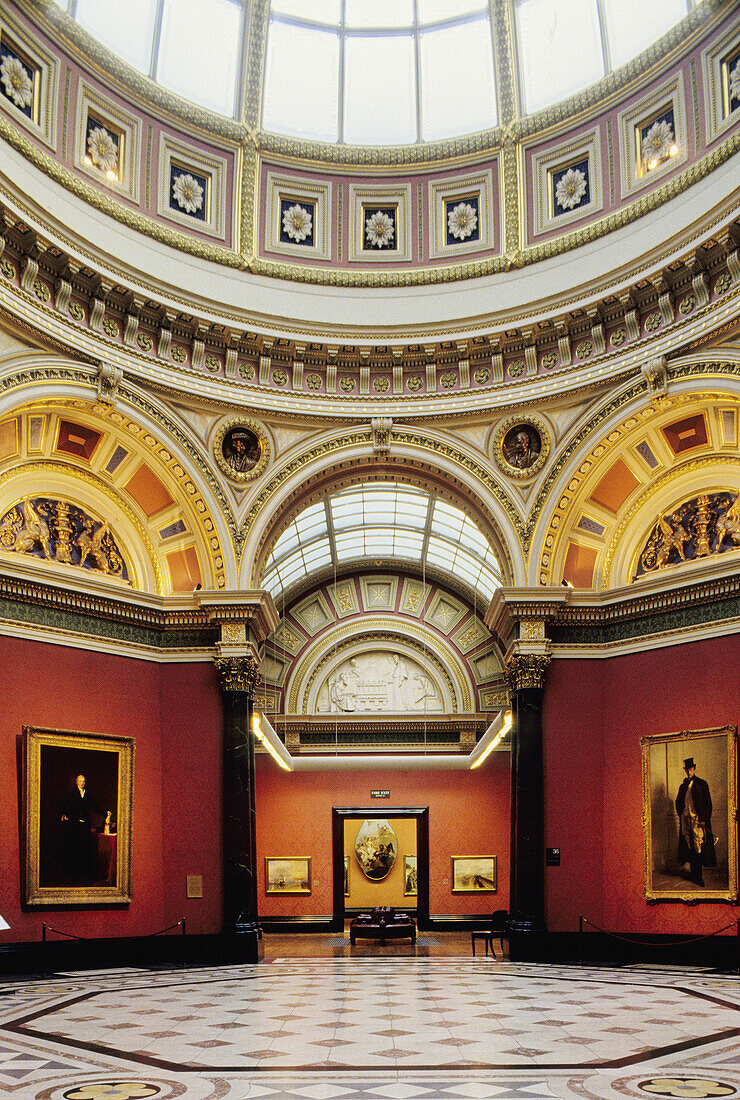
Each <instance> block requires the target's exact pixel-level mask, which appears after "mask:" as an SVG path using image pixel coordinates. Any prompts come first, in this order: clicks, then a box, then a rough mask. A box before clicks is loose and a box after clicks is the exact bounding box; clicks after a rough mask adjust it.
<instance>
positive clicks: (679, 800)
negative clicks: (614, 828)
mask: <svg viewBox="0 0 740 1100" xmlns="http://www.w3.org/2000/svg"><path fill="white" fill-rule="evenodd" d="M641 746H642V768H643V826H644V836H645V896H646V898H648V900H662V901H669V900H673V899H675V900H679V901H686V900H694V899H695V900H705V901H707V900H709V901H715V900H728V901H734V900H735V899H736V898H737V896H738V882H737V822H736V808H737V790H736V774H737V727H735V726H724V727H721V728H718V729H707V730H696V731H691V732H682V733H671V734H665V735H657V736H652V737H643V738H642V740H641Z"/></svg>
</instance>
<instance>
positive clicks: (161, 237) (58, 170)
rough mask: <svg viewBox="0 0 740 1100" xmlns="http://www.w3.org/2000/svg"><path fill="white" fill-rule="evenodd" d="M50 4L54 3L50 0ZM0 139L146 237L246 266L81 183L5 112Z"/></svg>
mask: <svg viewBox="0 0 740 1100" xmlns="http://www.w3.org/2000/svg"><path fill="white" fill-rule="evenodd" d="M49 2H50V3H53V0H49ZM54 6H56V5H54ZM0 138H2V139H3V140H5V141H7V143H8V145H11V146H12V147H13V148H14V149H16V150H17V151H18V152H19V153H20V154H21V156H23V157H25V158H26V160H28V161H30V162H31V164H33V165H34V167H36V168H38V169H39V170H40V171H42V172H44V173H45V175H47V176H49V178H50V179H53V180H54V181H55V182H56V183H59V184H61V185H62V187H65V188H66V189H67V190H68V191H71V192H72V194H73V195H76V196H77V197H78V198H79V199H82V200H83V201H84V202H87V203H89V204H90V206H93V207H94V208H95V209H96V210H100V211H101V213H103V214H106V215H107V216H108V217H111V218H115V220H116V221H119V222H121V223H122V224H123V225H126V226H128V228H129V229H134V230H135V231H136V232H137V233H141V234H142V236H143V237H146V238H149V239H150V240H156V241H161V243H162V244H166V245H168V246H169V247H170V248H177V249H179V250H180V251H181V252H187V253H188V254H189V255H191V256H197V257H198V258H199V259H202V260H210V261H211V263H217V264H223V265H225V266H226V267H236V268H241V267H243V266H244V261H243V259H242V257H241V256H240V255H239V254H238V253H237V252H232V250H231V249H228V248H223V247H222V246H220V245H214V244H209V242H208V241H202V240H199V239H197V238H195V237H189V236H188V235H187V234H186V233H178V232H177V231H176V230H174V229H169V228H168V227H167V226H166V225H162V223H161V222H158V221H155V220H154V219H153V218H148V217H147V216H146V215H145V214H139V213H138V211H136V210H132V209H131V208H130V207H128V206H125V205H124V204H123V203H121V202H117V201H116V200H115V199H113V198H111V197H110V196H109V195H106V194H104V193H103V192H102V191H99V190H98V189H97V188H96V187H92V186H91V185H90V184H88V183H85V182H84V180H81V179H80V178H79V176H76V175H75V174H74V173H73V172H71V171H70V170H69V169H68V168H65V167H64V165H62V164H59V162H58V161H57V160H56V159H55V158H54V157H52V156H49V154H48V153H44V152H43V151H42V150H41V149H39V148H38V147H37V146H36V145H34V144H33V142H32V141H30V140H29V139H28V138H27V137H26V136H25V134H23V133H22V132H21V131H20V130H18V129H17V128H16V127H15V126H14V125H13V124H12V123H11V122H10V121H9V120H8V118H7V116H6V115H4V114H2V113H0ZM70 243H71V242H70Z"/></svg>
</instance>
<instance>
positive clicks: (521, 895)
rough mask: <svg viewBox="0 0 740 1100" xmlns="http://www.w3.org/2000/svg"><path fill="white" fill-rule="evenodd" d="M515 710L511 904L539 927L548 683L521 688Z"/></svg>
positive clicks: (526, 923)
mask: <svg viewBox="0 0 740 1100" xmlns="http://www.w3.org/2000/svg"><path fill="white" fill-rule="evenodd" d="M512 709H513V712H514V721H513V730H514V732H513V739H512V758H511V847H512V853H511V854H512V859H511V897H510V902H509V905H510V911H511V914H512V919H513V920H515V921H517V922H518V924H519V925H520V926H521V927H522V928H524V927H526V928H529V929H531V930H532V931H534V930H542V929H543V928H544V925H545V873H544V863H545V847H544V843H545V815H544V805H543V795H544V779H543V755H542V688H520V689H518V690H517V691H516V692H515V693H514V697H513V700H512Z"/></svg>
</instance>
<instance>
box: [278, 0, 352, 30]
mask: <svg viewBox="0 0 740 1100" xmlns="http://www.w3.org/2000/svg"><path fill="white" fill-rule="evenodd" d="M271 11H273V12H282V13H283V14H284V15H294V16H296V17H297V18H298V19H311V20H312V21H313V22H314V23H328V24H329V25H330V26H333V27H335V26H337V25H338V23H339V19H340V15H341V0H272V4H271Z"/></svg>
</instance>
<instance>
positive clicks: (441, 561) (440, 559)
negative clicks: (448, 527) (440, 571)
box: [427, 538, 455, 565]
mask: <svg viewBox="0 0 740 1100" xmlns="http://www.w3.org/2000/svg"><path fill="white" fill-rule="evenodd" d="M427 560H428V561H430V562H433V563H435V564H437V565H452V564H453V563H454V561H455V551H454V549H453V548H452V547H451V546H449V545H448V544H447V543H445V542H442V541H441V540H440V539H435V538H431V539H430V540H429V549H428V551H427Z"/></svg>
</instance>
